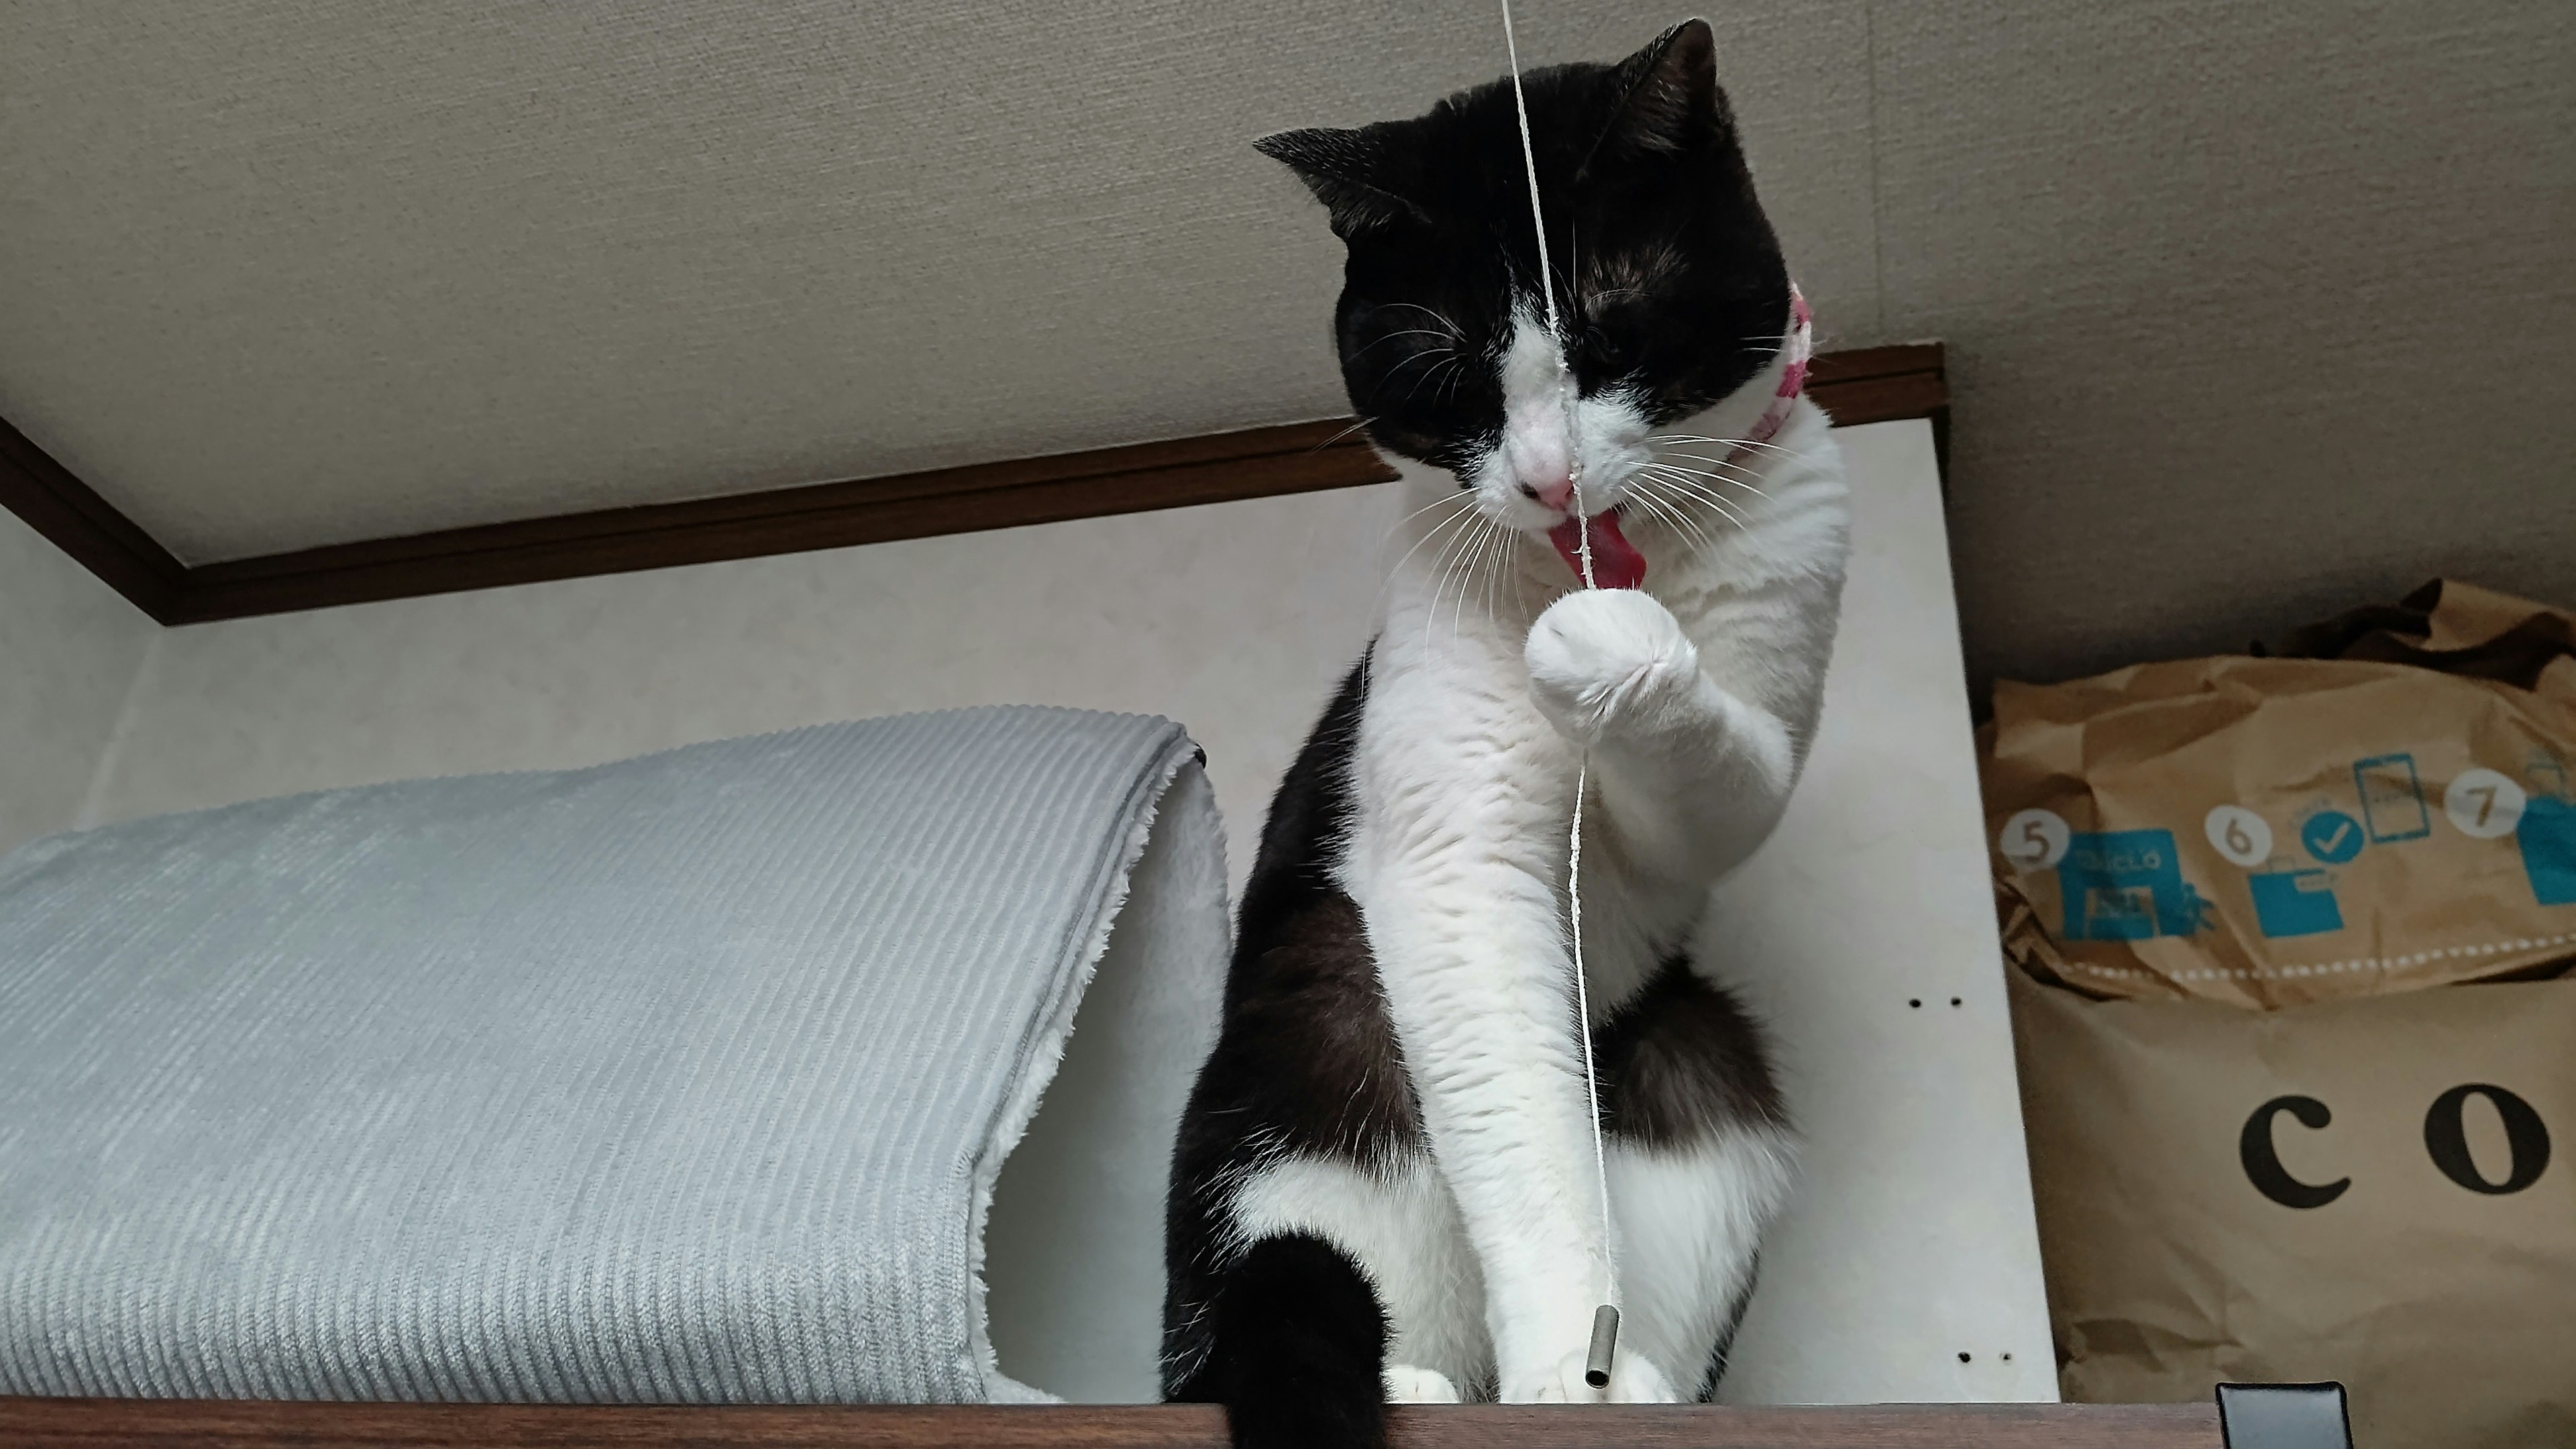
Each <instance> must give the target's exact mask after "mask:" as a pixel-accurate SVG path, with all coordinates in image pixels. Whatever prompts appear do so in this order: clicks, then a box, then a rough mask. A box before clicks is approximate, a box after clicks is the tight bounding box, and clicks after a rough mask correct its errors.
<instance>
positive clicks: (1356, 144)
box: [1252, 126, 1429, 241]
mask: <svg viewBox="0 0 2576 1449" xmlns="http://www.w3.org/2000/svg"><path fill="white" fill-rule="evenodd" d="M1378 129H1379V128H1378V127H1375V126H1372V127H1370V128H1368V130H1365V131H1335V130H1328V129H1324V128H1321V127H1318V128H1315V129H1312V130H1305V131H1282V132H1280V133H1279V134H1277V135H1275V136H1264V137H1262V138H1261V139H1260V140H1258V141H1255V142H1253V143H1252V148H1253V149H1254V150H1256V151H1259V152H1260V153H1261V154H1262V155H1264V156H1267V157H1269V158H1270V159H1271V160H1273V161H1277V162H1279V163H1281V164H1283V165H1285V166H1286V167H1287V168H1288V169H1289V170H1291V171H1294V172H1296V173H1297V178H1298V179H1299V180H1301V181H1303V182H1305V183H1306V187H1307V189H1308V190H1310V191H1312V192H1314V193H1315V198H1316V199H1317V200H1318V201H1321V202H1323V203H1324V209H1325V210H1326V211H1328V212H1330V213H1331V215H1332V222H1333V235H1335V236H1337V237H1340V238H1341V239H1342V240H1344V241H1349V240H1350V239H1351V238H1353V237H1355V236H1359V235H1361V234H1362V233H1364V232H1371V231H1375V230H1378V229H1379V228H1381V227H1386V226H1392V225H1394V224H1395V223H1397V222H1400V221H1408V220H1409V221H1425V220H1428V219H1429V218H1427V217H1425V216H1424V215H1423V212H1422V208H1420V207H1418V206H1416V205H1414V204H1413V203H1412V202H1410V201H1407V200H1405V199H1404V198H1403V197H1402V196H1399V195H1397V194H1396V193H1395V192H1393V191H1391V190H1389V189H1387V186H1386V172H1387V170H1388V162H1389V159H1390V158H1389V157H1388V154H1387V147H1386V143H1385V141H1384V139H1383V137H1382V136H1380V135H1377V134H1373V133H1375V132H1377V131H1378Z"/></svg>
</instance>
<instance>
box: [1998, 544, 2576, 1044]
mask: <svg viewBox="0 0 2576 1449" xmlns="http://www.w3.org/2000/svg"><path fill="white" fill-rule="evenodd" d="M2571 640H2576V617H2571V616H2569V615H2567V614H2565V613H2563V612H2560V611H2556V610H2551V609H2547V608H2544V607H2543V606H2541V605H2538V604H2531V603H2527V602H2525V601H2522V600H2516V599H2511V598H2508V597H2506V596H2505V595H2501V594H2496V593H2492V592H2490V591H2487V590H2482V589H2476V588H2472V587H2469V586H2466V585H2461V584H2439V585H2434V586H2430V587H2429V588H2428V589H2427V590H2424V591H2419V592H2418V593H2417V594H2415V595H2413V596H2412V597H2411V598H2410V601H2409V604H2408V605H2400V606H2398V607H2397V608H2394V609H2383V610H2376V611H2362V613H2360V614H2356V615H2347V616H2345V619H2344V620H2341V621H2337V622H2336V623H2334V624H2330V625H2322V626H2319V627H2318V628H2317V629H2314V630H2310V631H2308V632H2307V634H2306V635H2304V636H2303V639H2302V642H2303V644H2304V645H2305V646H2306V647H2309V648H2315V649H2325V650H2331V651H2333V652H2338V653H2343V654H2348V655H2351V656H2354V657H2349V658H2338V659H2279V658H2250V657H2247V658H2219V659H2194V660H2184V661H2178V662H2173V663H2163V664H2142V665H2137V666H2134V667H2132V668H2128V669H2122V670H2117V671H2115V672H2113V673H2110V674H2105V675H2102V676H2100V677H2098V678H2094V679H2085V680H2078V681H2076V682H2074V683H2071V684H2061V685H2046V686H2041V685H2022V684H2010V683H2006V684H2000V685H1998V686H1997V687H1996V691H1995V716H1994V720H1993V722H1992V724H1991V725H1989V726H1988V728H1987V731H1986V732H1985V735H1984V738H1985V740H1986V742H1987V750H1986V755H1985V760H1984V772H1985V794H1986V808H1987V813H1988V827H1989V831H1990V834H1989V836H1988V839H1989V841H1990V843H1991V846H1992V849H1993V851H1994V862H1995V868H1996V879H1997V880H1998V882H1999V883H2000V884H2001V887H2002V888H2003V889H2004V890H2005V891H2006V893H2007V894H2008V895H2009V896H2010V897H2011V898H2012V902H2013V905H2014V908H2015V909H2017V910H2026V915H2025V917H2024V919H2023V925H2024V927H2025V931H2026V934H2028V935H2029V936H2030V937H2031V943H2030V947H2031V948H2030V950H2029V951H2028V953H2027V959H2029V960H2030V961H2031V962H2032V963H2033V965H2034V966H2035V967H2036V968H2037V969H2042V970H2045V971H2048V972H2051V973H2053V974H2055V975H2056V976H2057V977H2058V978H2059V979H2061V980H2063V981H2065V982H2066V983H2067V984H2069V985H2071V986H2074V987H2076V988H2077V989H2079V990H2082V991H2085V992H2088V993H2091V994H2094V995H2099V996H2119V997H2140V998H2164V999H2171V998H2176V997H2199V998H2203V999H2208V1000H2217V1001H2230V1002H2234V1003H2237V1004H2239V1005H2247V1006H2265V1007H2268V1006H2282V1005H2289V1004H2294V1003H2299V1002H2308V1001H2324V1000H2333V999H2338V998H2345V997H2353V996H2362V995H2369V994H2374V993H2380V992H2386V991H2394V990H2404V989H2409V988H2415V987H2425V986H2438V985H2443V984H2446V983H2451V982H2458V981H2471V980H2481V979H2493V978H2497V977H2505V976H2512V975H2515V974H2517V973H2528V972H2531V971H2534V970H2539V969H2545V968H2547V967H2549V966H2550V965H2552V964H2553V963H2555V962H2557V961H2560V960H2562V959H2564V958H2566V957H2568V956H2570V955H2576V658H2570V657H2569V655H2568V653H2567V652H2566V651H2567V649H2568V648H2569V647H2570V641H2571ZM2400 657H2403V658H2405V659H2407V660H2409V661H2410V662H2407V663H2396V662H2382V661H2383V660H2392V659H2396V658H2400ZM2425 665H2435V666H2439V667H2442V668H2445V669H2457V670H2460V671H2463V672H2460V673H2440V672H2434V670H2433V669H2431V668H2426V667H2422V666H2425ZM2486 675H2492V676H2496V677H2481V676H2486ZM2526 683H2527V684H2529V685H2531V686H2533V687H2530V688H2525V687H2523V685H2524V684H2526Z"/></svg>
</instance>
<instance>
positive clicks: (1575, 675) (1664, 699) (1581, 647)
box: [1522, 589, 1699, 745]
mask: <svg viewBox="0 0 2576 1449" xmlns="http://www.w3.org/2000/svg"><path fill="white" fill-rule="evenodd" d="M1522 659H1523V661H1524V662H1525V663H1526V664H1527V665H1528V666H1529V676H1530V698H1531V700H1532V702H1534V703H1535V704H1537V706H1538V709H1539V713H1541V714H1543V715H1545V716H1547V719H1548V723H1550V724H1552V725H1554V726H1556V730H1557V733H1559V734H1561V735H1564V736H1565V737H1566V738H1567V739H1569V740H1572V741H1574V742H1575V743H1577V744H1583V745H1590V744H1596V743H1598V742H1599V741H1600V739H1601V738H1602V736H1604V735H1606V734H1609V733H1611V732H1613V731H1615V730H1617V729H1618V728H1619V725H1620V722H1621V721H1622V720H1623V719H1630V718H1643V717H1649V716H1651V715H1653V714H1655V713H1656V712H1658V711H1661V710H1663V709H1666V708H1669V707H1672V706H1675V705H1677V704H1680V703H1683V702H1686V701H1687V700H1688V699H1689V698H1690V696H1691V691H1692V690H1693V688H1694V687H1695V686H1696V685H1697V683H1698V681H1699V650H1698V648H1697V647H1696V646H1694V645H1693V644H1692V643H1691V641H1690V637H1689V636H1688V635H1686V634H1684V633H1683V632H1682V626H1681V622H1680V621H1679V620H1677V619H1675V618H1674V617H1673V615H1672V611H1671V610H1669V609H1667V608H1665V607H1664V606H1663V605H1662V604H1661V603H1659V602H1657V601H1656V599H1655V598H1654V597H1653V596H1652V595H1650V594H1647V593H1645V592H1643V591H1642V590H1638V589H1580V590H1577V591H1576V592H1574V593H1571V594H1568V595H1566V596H1565V597H1564V598H1561V599H1559V600H1557V601H1556V602H1555V603H1553V604H1550V605H1548V606H1547V611H1546V612H1545V613H1543V614H1540V615H1539V616H1538V622H1537V623H1535V624H1532V625H1531V626H1530V631H1529V638H1528V640H1527V641H1526V642H1525V643H1524V644H1523V645H1522Z"/></svg>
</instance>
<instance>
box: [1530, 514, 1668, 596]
mask: <svg viewBox="0 0 2576 1449" xmlns="http://www.w3.org/2000/svg"><path fill="white" fill-rule="evenodd" d="M1547 541H1548V542H1550V543H1552V544H1555V545H1556V552H1557V554H1558V556H1559V557H1561V558H1563V559H1564V560H1565V566H1566V567H1567V568H1570V569H1572V570H1574V576H1575V578H1577V579H1581V578H1582V577H1583V524H1582V523H1581V522H1580V521H1579V520H1576V519H1572V518H1569V519H1567V520H1565V521H1564V522H1563V523H1560V524H1558V525H1557V526H1556V527H1554V528H1551V529H1549V530H1548V531H1547ZM1592 581H1593V582H1594V583H1596V584H1598V585H1600V586H1601V587H1603V588H1605V589H1634V588H1640V587H1642V586H1644V584H1645V582H1646V556H1645V555H1644V554H1641V553H1639V552H1637V546H1636V545H1635V544H1633V543H1630V542H1629V541H1628V539H1627V537H1626V535H1624V534H1622V533H1620V532H1619V510H1617V509H1615V508H1614V509H1611V510H1610V511H1609V512H1607V513H1603V514H1599V515H1597V516H1595V517H1594V518H1593V520H1592Z"/></svg>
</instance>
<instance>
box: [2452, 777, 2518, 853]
mask: <svg viewBox="0 0 2576 1449" xmlns="http://www.w3.org/2000/svg"><path fill="white" fill-rule="evenodd" d="M2526 798H2527V797H2526V796H2525V795H2524V794H2523V791H2522V787H2521V786H2520V785H2517V784H2515V783H2514V782H2513V781H2512V780H2511V779H2509V778H2507V777H2506V776H2504V775H2500V774H2498V773H2496V772H2495V771H2493V770H2462V771H2461V772H2460V775H2459V778H2458V779H2455V780H2453V781H2452V782H2451V788H2449V789H2447V790H2444V791H2443V792H2442V813H2443V814H2445V815H2448V816H2450V817H2451V823H2452V824H2453V825H2456V826H2458V827H2460V833H2461V834H2462V835H2473V836H2476V837H2477V838H2478V839H2480V840H2494V839H2496V838H2498V837H2500V836H2506V835H2511V834H2513V828H2514V827H2515V826H2517V825H2520V824H2521V823H2522V807H2523V804H2524V802H2525V800H2526Z"/></svg>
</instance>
